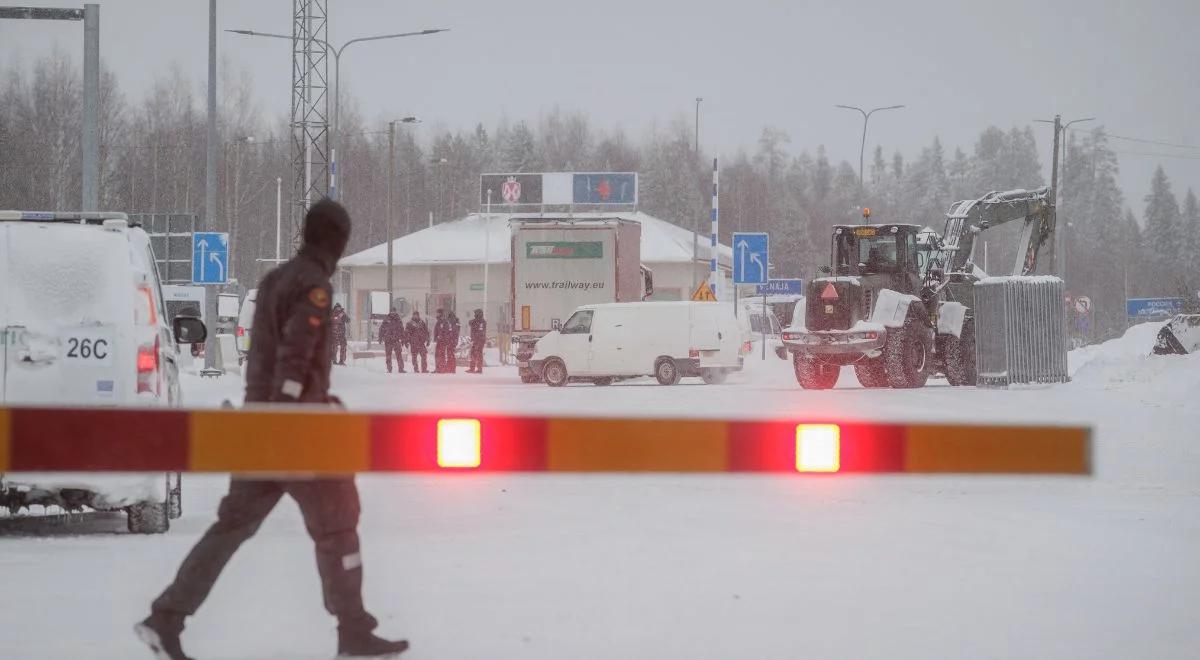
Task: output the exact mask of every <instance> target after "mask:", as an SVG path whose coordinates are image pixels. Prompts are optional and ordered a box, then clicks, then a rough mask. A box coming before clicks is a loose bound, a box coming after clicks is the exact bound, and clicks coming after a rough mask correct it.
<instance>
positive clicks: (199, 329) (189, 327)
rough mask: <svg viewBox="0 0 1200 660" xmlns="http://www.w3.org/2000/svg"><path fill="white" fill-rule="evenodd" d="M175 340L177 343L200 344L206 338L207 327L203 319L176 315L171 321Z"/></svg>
mask: <svg viewBox="0 0 1200 660" xmlns="http://www.w3.org/2000/svg"><path fill="white" fill-rule="evenodd" d="M171 329H172V330H173V331H174V333H175V342H176V343H179V344H202V343H204V340H205V339H208V328H206V327H204V321H201V320H200V319H198V318H196V317H194V316H176V317H175V318H174V319H173V320H172V321H171Z"/></svg>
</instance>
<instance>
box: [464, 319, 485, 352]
mask: <svg viewBox="0 0 1200 660" xmlns="http://www.w3.org/2000/svg"><path fill="white" fill-rule="evenodd" d="M467 326H468V327H469V328H470V329H471V343H472V344H475V345H477V346H482V345H483V344H484V343H485V342H487V321H485V320H483V319H482V318H473V319H471V321H470V322H469V323H467Z"/></svg>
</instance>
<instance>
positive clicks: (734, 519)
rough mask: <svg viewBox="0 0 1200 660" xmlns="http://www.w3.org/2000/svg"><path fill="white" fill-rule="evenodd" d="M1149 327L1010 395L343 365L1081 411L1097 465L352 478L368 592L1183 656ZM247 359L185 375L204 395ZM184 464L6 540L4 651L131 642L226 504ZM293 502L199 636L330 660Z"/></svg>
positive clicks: (468, 400)
mask: <svg viewBox="0 0 1200 660" xmlns="http://www.w3.org/2000/svg"><path fill="white" fill-rule="evenodd" d="M1156 331H1157V324H1155V325H1153V326H1139V327H1136V328H1134V329H1132V330H1131V331H1130V332H1129V333H1128V334H1127V335H1126V337H1124V338H1122V339H1118V340H1114V341H1112V342H1108V343H1106V344H1103V345H1100V346H1094V347H1088V348H1085V349H1081V350H1080V351H1076V352H1074V353H1073V354H1072V355H1071V368H1072V370H1073V372H1074V375H1075V378H1074V381H1073V382H1071V383H1069V384H1065V385H1059V386H1053V387H1036V388H1019V389H1012V390H1008V391H991V390H978V389H975V388H964V389H960V388H950V387H948V386H946V385H945V383H944V382H942V381H935V382H933V383H931V386H930V387H927V388H925V389H922V390H911V391H892V390H870V391H868V390H863V389H860V388H859V387H858V385H857V382H856V381H855V380H854V377H853V375H852V374H850V373H849V371H848V370H847V373H846V374H845V375H844V376H843V378H842V380H841V382H840V383H839V387H838V389H836V390H833V391H827V392H805V391H801V390H800V389H799V388H798V387H797V386H796V384H795V380H794V379H793V377H792V374H791V371H790V366H789V365H788V363H785V362H783V361H780V360H778V359H777V358H774V357H772V356H768V359H767V361H766V362H765V363H760V362H757V361H753V362H751V363H750V365H749V368H748V370H747V372H746V373H745V374H742V375H740V376H738V377H736V378H731V379H730V381H729V383H727V384H725V385H721V386H704V385H699V384H689V383H688V382H687V381H685V383H684V384H682V385H680V386H677V387H670V388H668V387H661V386H659V385H657V384H653V383H652V381H639V382H633V383H627V384H619V385H614V386H611V387H606V388H602V387H595V386H592V385H578V386H570V387H567V388H562V389H552V388H549V387H546V386H541V385H536V386H527V385H520V384H519V383H518V382H517V379H516V375H515V373H514V372H513V370H511V369H508V368H494V369H490V370H489V371H488V372H487V373H486V374H485V375H483V376H476V375H471V374H464V373H461V372H460V373H459V374H457V375H453V376H434V375H427V376H419V375H413V374H407V375H396V374H392V375H389V374H386V373H384V372H383V365H382V361H372V362H369V363H364V364H360V365H357V366H352V367H344V368H342V367H339V368H337V369H336V371H335V377H334V384H335V389H336V390H337V391H338V393H339V394H340V395H341V396H342V397H343V398H344V399H345V400H346V402H347V403H348V404H349V405H350V407H352V408H354V409H359V410H436V411H458V412H472V411H501V412H523V413H531V414H533V413H561V414H586V415H614V414H620V415H645V416H679V417H700V416H716V417H740V418H771V417H780V416H786V417H788V418H802V417H804V416H805V415H813V416H819V417H821V418H822V419H824V418H828V417H830V416H840V417H842V418H846V419H881V420H893V421H894V420H925V421H930V420H947V421H950V420H953V421H973V420H984V421H1013V422H1021V423H1037V422H1073V423H1085V424H1089V425H1092V426H1093V427H1094V428H1095V431H1096V434H1095V442H1096V474H1095V476H1094V477H1090V478H1041V477H1039V478H1022V477H920V476H896V475H893V476H861V475H859V476H847V475H842V476H838V477H833V478H820V479H807V478H800V477H782V476H780V477H776V476H771V477H764V476H741V475H739V476H720V475H716V476H714V475H708V476H621V475H455V477H454V478H445V477H438V476H403V477H396V476H368V477H360V479H359V483H360V487H361V491H362V496H363V500H364V502H363V509H364V513H363V522H362V524H361V526H360V530H361V533H362V537H363V546H364V554H365V559H366V576H367V585H366V597H367V601H368V605H369V607H371V608H372V609H373V610H374V611H375V612H376V614H377V615H378V616H379V618H380V619H381V621H382V626H381V632H383V633H385V634H394V635H404V636H407V637H409V638H410V639H411V640H412V641H413V650H412V651H411V652H410V654H406V656H405V657H410V656H411V657H412V658H414V660H419V659H421V658H426V659H429V658H436V659H439V660H440V659H446V658H454V659H459V658H522V659H524V658H533V659H547V660H549V659H556V660H557V659H563V658H572V659H575V658H581V659H583V658H596V659H601V658H603V659H605V660H607V659H608V658H646V659H650V658H654V659H658V658H722V659H725V658H798V657H818V658H827V657H836V658H922V659H925V658H982V657H997V658H1000V657H1036V658H1101V657H1107V658H1130V657H1144V658H1193V657H1195V655H1196V649H1197V648H1200V627H1198V626H1197V625H1196V624H1197V619H1196V612H1197V611H1200V562H1198V561H1197V560H1196V557H1197V556H1198V554H1200V444H1198V443H1197V438H1198V437H1200V432H1198V431H1197V429H1200V405H1198V404H1200V355H1194V356H1185V357H1179V356H1172V357H1153V356H1150V355H1148V354H1149V351H1150V347H1151V345H1152V344H1153V337H1154V334H1155V332H1156ZM239 384H240V381H239V379H238V378H237V377H235V376H227V377H224V378H222V379H219V380H200V379H198V378H195V377H190V378H189V379H188V380H187V382H186V385H185V386H186V388H187V393H188V395H189V397H190V402H191V403H192V405H197V406H215V405H218V404H219V403H220V401H221V400H222V399H224V398H234V399H235V401H236V397H237V392H238V389H239ZM225 484H226V478H224V477H221V476H191V477H186V478H185V482H184V510H185V515H184V518H183V519H181V520H179V521H176V523H175V525H174V527H173V529H172V530H171V532H170V533H169V534H167V535H165V536H152V537H141V536H130V535H124V534H115V535H104V536H55V537H50V538H28V537H24V538H0V596H2V597H0V620H3V621H4V622H5V623H4V624H0V649H3V650H4V653H3V656H4V657H13V658H61V657H88V658H121V659H125V658H137V657H142V656H141V655H140V654H141V653H144V651H143V650H142V649H140V648H138V645H137V642H136V641H135V639H134V637H133V636H132V634H130V633H129V625H130V624H131V623H132V622H133V621H135V620H137V619H138V618H140V617H141V616H143V615H144V613H145V610H146V607H147V605H148V603H149V601H150V600H151V599H152V598H153V597H154V596H155V595H156V594H157V592H158V591H159V590H160V589H161V588H162V586H163V585H164V584H165V583H166V581H167V580H169V579H170V577H171V575H172V574H173V572H174V570H175V568H176V567H177V565H178V563H179V560H180V559H181V558H182V556H183V554H184V553H185V552H186V551H187V550H188V549H189V548H190V546H191V544H192V543H193V542H194V541H195V539H196V537H197V536H198V535H199V534H200V533H201V532H202V531H203V529H204V528H205V526H206V525H207V524H208V523H209V522H211V520H212V516H213V511H214V509H215V506H216V504H217V501H218V499H219V498H220V496H221V494H222V491H223V489H224V487H225ZM320 602H321V601H320V592H319V585H318V580H317V577H316V571H315V567H314V565H313V560H312V553H311V546H310V544H309V542H308V540H307V537H306V536H305V532H304V528H303V525H302V523H301V521H300V517H299V514H298V511H297V509H296V507H295V505H294V504H291V503H290V502H289V503H285V504H282V505H281V506H280V507H279V510H278V511H276V512H275V513H274V514H273V515H272V516H271V518H269V519H268V520H267V522H266V524H265V525H264V526H263V528H262V530H261V531H260V532H259V534H258V536H257V537H255V538H254V539H252V540H251V541H250V542H249V543H248V544H247V545H246V546H245V547H244V548H243V549H242V551H241V552H240V553H239V554H238V555H237V556H235V558H234V559H233V561H232V563H231V564H230V566H229V568H228V570H227V572H226V574H225V575H224V577H223V579H222V580H221V582H220V583H218V585H217V588H216V589H215V591H214V592H213V594H212V597H211V598H210V600H209V601H208V603H206V605H205V607H204V608H203V609H202V610H201V612H200V613H199V615H198V616H196V617H195V618H194V619H193V620H192V622H191V624H190V626H189V630H188V632H187V633H186V634H185V638H184V641H185V647H186V648H187V649H188V650H189V652H190V653H191V654H193V655H195V656H197V657H199V658H205V659H209V658H213V659H215V658H229V659H232V658H255V659H259V658H261V659H265V658H279V659H283V658H288V659H297V658H298V659H305V658H324V657H329V656H330V655H332V644H333V624H332V621H331V620H330V619H329V618H328V616H327V615H325V613H324V611H323V610H322V608H321V605H320Z"/></svg>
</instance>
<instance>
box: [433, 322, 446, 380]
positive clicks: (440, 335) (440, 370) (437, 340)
mask: <svg viewBox="0 0 1200 660" xmlns="http://www.w3.org/2000/svg"><path fill="white" fill-rule="evenodd" d="M449 329H450V322H449V321H447V320H446V310H444V309H439V310H438V311H437V320H436V321H434V322H433V373H435V374H444V373H446V341H447V340H448V336H447V331H448V330H449Z"/></svg>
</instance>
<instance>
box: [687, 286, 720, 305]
mask: <svg viewBox="0 0 1200 660" xmlns="http://www.w3.org/2000/svg"><path fill="white" fill-rule="evenodd" d="M692 300H695V301H698V302H717V297H716V296H714V295H713V291H712V289H711V288H709V286H708V282H701V283H700V287H699V288H698V289H696V292H695V293H693V294H692Z"/></svg>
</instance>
